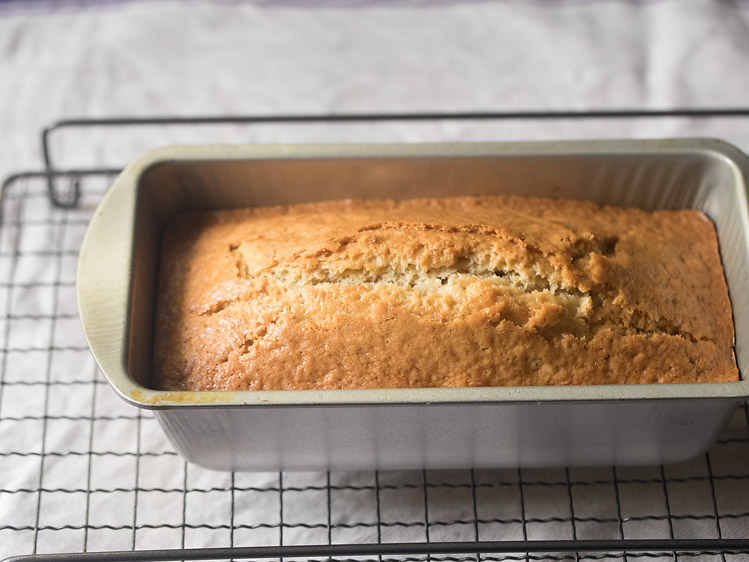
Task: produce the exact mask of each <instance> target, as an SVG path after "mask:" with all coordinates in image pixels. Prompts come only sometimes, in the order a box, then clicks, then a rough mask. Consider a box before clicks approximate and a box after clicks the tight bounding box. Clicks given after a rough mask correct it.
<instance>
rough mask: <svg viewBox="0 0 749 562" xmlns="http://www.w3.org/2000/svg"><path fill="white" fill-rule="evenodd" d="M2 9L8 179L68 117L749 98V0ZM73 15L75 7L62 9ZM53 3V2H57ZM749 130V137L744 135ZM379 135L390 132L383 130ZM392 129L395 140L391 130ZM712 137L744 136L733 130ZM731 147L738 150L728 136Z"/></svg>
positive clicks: (589, 132) (439, 130)
mask: <svg viewBox="0 0 749 562" xmlns="http://www.w3.org/2000/svg"><path fill="white" fill-rule="evenodd" d="M23 5H24V4H22V3H18V2H12V3H10V4H8V5H7V6H6V7H5V8H3V5H2V4H0V53H2V55H1V56H0V77H2V78H1V79H0V101H1V102H2V105H1V106H0V131H1V132H2V140H1V141H0V142H1V143H2V144H1V146H2V147H3V149H2V150H0V176H2V177H5V176H6V175H7V174H8V173H10V172H11V171H16V170H18V169H21V168H38V167H39V164H40V153H39V152H40V147H39V139H38V133H39V130H40V128H41V127H42V126H43V125H45V124H47V123H49V122H51V121H53V120H56V119H61V118H65V117H107V116H113V115H116V116H144V115H159V114H168V115H193V114H210V115H214V114H232V113H233V114H237V113H239V114H242V113H244V114H274V113H329V112H347V111H348V112H367V111H428V110H444V111H471V110H481V109H489V110H513V109H535V110H544V109H547V110H549V109H581V110H582V109H595V108H614V109H616V108H671V107H726V106H742V105H746V100H747V99H749V4H747V3H741V2H738V3H731V2H709V1H704V0H687V1H678V0H675V1H665V0H664V1H654V2H631V3H628V2H577V1H563V2H549V1H537V2H488V1H477V2H463V3H461V2H435V3H429V2H408V1H407V2H402V3H398V2H383V3H375V2H366V1H364V2H362V1H360V2H356V1H354V2H351V3H346V2H321V3H317V4H316V3H314V2H311V3H308V4H305V3H303V2H280V3H278V4H274V3H270V2H269V3H263V2H226V1H224V2H207V1H204V2H184V3H182V2H131V3H104V4H101V5H97V4H93V5H87V6H84V7H80V8H76V7H75V3H73V5H71V4H70V3H66V2H60V3H55V2H49V3H42V4H41V5H38V4H36V3H31V5H32V6H34V8H33V9H32V8H25V9H24V8H23ZM60 5H62V7H59V6H60ZM45 8H46V9H45ZM705 127H707V126H706V125H705V124H704V123H686V122H684V121H683V120H675V121H663V120H660V121H649V122H643V121H634V122H627V123H623V124H622V123H611V122H595V123H586V124H584V125H582V126H581V124H579V123H575V122H565V123H561V124H554V125H552V124H549V123H538V122H536V123H533V124H526V125H523V124H518V123H514V122H510V123H502V124H499V125H497V124H494V125H493V126H482V127H477V126H475V125H474V126H471V125H470V124H444V123H443V124H441V125H434V126H432V127H429V126H421V127H414V126H413V125H405V126H404V125H403V124H401V125H393V126H391V127H380V128H377V127H373V126H372V125H368V126H366V127H358V128H354V131H351V129H352V128H349V129H348V130H346V131H345V132H339V129H340V128H333V129H334V130H333V131H330V130H329V129H330V128H324V127H321V128H317V129H314V128H308V129H304V131H302V132H293V131H292V132H289V131H288V130H280V129H279V128H275V129H273V128H271V129H270V130H267V129H257V130H255V129H253V130H252V131H249V132H248V131H247V129H242V130H241V133H237V132H236V131H230V132H226V131H221V132H220V133H217V134H216V135H215V137H209V136H208V133H207V132H206V130H205V129H193V130H186V129H181V130H179V131H175V130H173V129H172V130H170V131H169V132H164V131H159V130H148V131H147V132H142V133H140V134H139V137H138V139H137V140H132V138H133V137H130V136H129V135H128V134H126V135H121V136H120V138H121V140H120V141H118V143H116V146H114V147H112V146H110V145H109V144H107V143H103V142H102V139H107V138H108V137H111V136H112V134H111V132H110V131H99V133H100V135H101V137H99V136H94V137H88V138H93V139H95V140H93V141H90V142H84V143H83V145H82V146H81V145H80V144H79V143H78V142H77V141H69V142H66V143H62V141H61V144H64V145H65V146H64V148H63V150H62V153H60V152H59V149H58V152H56V154H57V155H59V156H58V158H57V159H56V160H58V161H59V165H60V166H62V167H72V166H76V165H91V164H114V165H122V164H124V163H125V162H127V161H128V160H129V159H130V158H132V157H133V156H134V155H135V154H137V153H138V152H140V151H141V150H143V149H144V148H145V147H148V146H153V145H157V144H163V143H169V142H191V143H194V142H202V141H205V140H210V141H213V140H214V139H215V140H227V141H237V140H259V141H265V142H267V141H274V140H279V139H283V140H286V139H287V138H291V139H292V140H321V141H324V140H327V139H328V138H330V137H331V136H332V137H333V138H337V137H336V136H337V135H346V136H345V137H344V138H346V139H349V138H351V139H354V140H358V139H362V140H368V139H369V138H372V139H373V140H380V139H382V140H393V139H404V140H422V139H427V140H441V139H484V138H510V139H524V138H525V139H530V138H548V137H556V138H559V137H580V136H587V137H597V136H608V137H611V136H668V135H684V134H693V133H701V132H703V128H705ZM748 128H749V126H747V125H746V124H745V123H742V127H740V129H742V130H743V136H742V137H741V139H740V140H743V139H745V138H746V136H747V135H749V133H747V129H748ZM372 129H378V130H377V132H373V131H372ZM382 129H386V131H384V132H383V131H382ZM705 132H706V133H707V134H711V135H713V136H721V137H731V136H734V135H737V134H739V133H736V132H733V131H730V130H726V127H725V122H719V123H715V124H714V127H713V128H712V129H711V128H709V127H707V129H706V130H705ZM732 140H733V139H732Z"/></svg>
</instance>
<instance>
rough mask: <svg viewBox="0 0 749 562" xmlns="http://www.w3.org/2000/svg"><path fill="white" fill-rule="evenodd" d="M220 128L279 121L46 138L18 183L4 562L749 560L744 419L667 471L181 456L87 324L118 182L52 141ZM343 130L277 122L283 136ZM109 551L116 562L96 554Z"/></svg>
mask: <svg viewBox="0 0 749 562" xmlns="http://www.w3.org/2000/svg"><path fill="white" fill-rule="evenodd" d="M690 111H692V110H674V111H673V112H657V115H653V114H652V112H650V113H648V112H608V113H607V112H589V113H582V114H578V113H576V112H557V114H552V115H547V114H539V113H537V112H528V113H532V115H526V114H525V113H523V114H512V113H511V114H504V113H503V114H498V113H486V114H481V115H479V114H475V113H472V114H413V115H400V114H398V115H394V114H390V115H380V116H371V115H370V116H362V115H360V116H355V115H354V116H348V117H349V118H352V119H356V118H360V119H363V120H367V121H377V120H392V119H399V120H405V121H408V120H409V119H427V118H428V119H439V118H446V119H461V118H464V119H466V118H470V119H477V118H480V119H494V120H503V119H524V118H533V119H538V118H541V119H555V118H560V119H561V118H565V119H569V118H571V117H572V118H586V117H591V116H593V117H596V118H601V117H602V115H601V114H602V113H603V114H604V115H603V118H607V119H608V118H612V119H614V118H616V119H636V118H639V117H641V116H642V117H647V118H653V117H660V116H664V117H679V116H682V114H683V113H684V112H686V113H687V115H686V116H689V113H690ZM727 111H728V112H730V115H729V116H733V117H736V118H744V117H749V110H740V109H733V110H720V111H717V110H716V111H713V112H710V111H709V110H700V111H699V112H698V113H699V115H697V117H698V118H709V117H710V116H715V115H717V116H721V117H725V116H726V115H725V113H726V112H727ZM609 113H612V114H611V115H609ZM573 114H574V115H573ZM661 114H662V115H661ZM693 117H694V116H693ZM216 119H218V120H220V122H221V123H244V124H252V123H255V122H257V120H258V119H262V120H263V121H264V122H275V121H274V120H273V119H274V118H270V117H262V118H257V117H236V118H230V117H221V118H207V117H202V118H201V117H198V118H195V119H190V118H171V117H163V118H149V119H140V120H128V119H112V120H68V121H61V122H58V123H56V124H54V125H52V126H50V127H48V128H47V129H45V131H44V133H43V146H44V147H45V148H44V153H45V162H46V166H47V168H46V169H45V170H44V171H41V172H29V173H19V174H16V175H14V176H11V177H9V178H8V179H7V180H6V181H5V183H4V185H3V190H2V196H1V197H2V199H1V200H0V514H6V516H5V519H4V520H3V519H0V558H2V557H7V556H20V555H30V556H32V557H31V558H30V559H36V560H40V561H41V560H68V561H70V562H72V561H75V560H91V559H96V560H177V559H179V560H184V559H193V560H197V559H201V560H202V559H221V560H228V559H248V558H250V559H261V558H274V559H299V558H304V559H315V560H336V561H341V560H354V559H356V560H365V561H372V562H375V561H377V562H389V561H391V560H393V561H395V560H400V561H407V562H420V561H422V560H434V561H446V562H463V561H470V560H476V561H477V562H480V561H487V562H494V561H498V560H580V559H591V560H622V559H624V560H627V559H640V558H647V559H655V560H658V559H663V560H677V559H690V560H691V559H700V560H702V559H704V560H741V559H746V557H747V553H749V409H747V406H746V405H744V406H742V408H740V409H739V410H737V412H736V413H735V415H734V416H733V418H732V419H731V420H730V422H729V424H728V426H727V428H726V430H725V432H724V434H723V435H722V436H721V438H720V439H719V440H718V442H717V443H716V444H715V446H714V447H713V448H712V449H711V450H710V451H709V452H708V453H707V454H705V455H703V456H702V457H699V458H697V459H695V460H693V461H690V462H687V463H682V464H679V465H670V466H658V467H603V468H559V469H521V470H464V471H404V472H400V471H383V472H380V471H374V472H367V473H335V472H333V473H283V472H281V473H272V474H268V473H262V474H240V473H226V474H224V473H213V472H210V471H203V470H202V469H200V468H198V467H194V466H192V465H189V464H188V463H186V462H185V461H184V460H182V459H181V458H180V457H178V456H177V455H176V453H174V451H173V450H172V449H171V446H170V445H169V444H168V443H167V442H166V441H165V440H164V439H163V437H162V436H161V433H160V432H159V431H158V428H157V427H156V423H155V420H154V419H153V418H152V417H151V416H150V415H149V414H148V413H144V412H142V411H135V410H133V409H131V408H130V407H128V406H127V405H126V404H124V403H120V402H119V401H118V399H117V398H116V397H115V396H114V395H113V393H112V392H111V390H110V389H109V388H108V387H107V385H106V383H105V381H104V378H103V377H102V375H101V374H100V373H99V371H98V370H97V368H96V365H95V363H94V361H93V359H92V358H91V356H90V354H89V352H88V348H87V346H86V343H85V340H84V339H83V338H82V334H81V333H80V330H79V328H78V325H77V323H78V318H77V311H76V307H75V270H76V263H77V252H78V248H79V245H80V241H81V239H82V236H83V233H84V231H85V228H86V226H87V224H88V220H89V218H90V217H91V214H92V213H93V212H94V209H95V207H96V204H97V203H98V201H99V200H100V199H101V197H102V196H103V194H104V193H105V191H106V189H107V187H108V186H109V185H110V184H111V182H112V180H113V179H114V177H115V176H116V173H117V172H118V168H116V167H112V168H96V169H94V168H81V169H61V168H60V167H59V166H58V167H53V164H52V163H53V154H52V150H51V145H50V144H49V136H50V134H51V133H52V132H53V131H59V130H60V129H65V128H84V129H85V128H87V127H92V126H95V127H112V128H117V127H130V126H138V125H143V124H148V125H152V124H160V125H164V126H170V125H179V126H181V127H183V126H189V125H196V126H197V125H199V124H201V123H213V124H215V123H214V121H215V120H216ZM334 119H338V117H335V118H331V116H285V117H284V116H281V117H278V120H279V122H285V123H288V122H290V121H291V122H294V123H304V122H306V121H310V122H328V121H333V120H334ZM326 120H327V121H326ZM342 120H343V121H345V120H346V119H343V118H342ZM50 195H51V197H50ZM122 435H127V436H128V438H127V439H125V440H122V439H121V436H122ZM113 436H115V437H117V438H116V439H113ZM165 507H166V509H165ZM155 513H158V514H159V516H158V517H157V516H155V515H154V514H155ZM165 513H166V514H167V516H164V514H165ZM7 514H9V516H8V515H7ZM102 545H105V546H106V547H107V550H109V551H110V552H109V553H108V554H102V553H101V552H96V551H100V550H102ZM113 545H114V546H113ZM216 545H220V546H218V547H217V546H216ZM113 548H114V549H116V552H115V551H113ZM60 553H65V554H60Z"/></svg>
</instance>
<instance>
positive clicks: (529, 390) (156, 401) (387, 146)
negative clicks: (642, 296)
mask: <svg viewBox="0 0 749 562" xmlns="http://www.w3.org/2000/svg"><path fill="white" fill-rule="evenodd" d="M664 154H672V155H689V154H692V155H694V154H702V155H704V156H706V157H710V158H713V159H720V160H722V161H723V163H725V164H726V165H728V166H730V167H731V168H732V169H733V171H734V174H735V176H736V181H737V184H740V186H739V187H741V189H737V190H736V191H737V192H738V196H739V198H740V203H741V204H742V207H743V214H744V220H745V223H746V224H749V221H747V219H746V215H747V209H746V207H747V203H746V179H745V178H747V177H749V158H748V157H747V155H746V154H744V153H743V152H742V151H741V150H739V149H738V148H736V147H735V146H733V145H731V144H729V143H727V142H725V141H722V140H717V139H707V138H688V139H687V138H678V139H645V140H637V139H634V140H633V139H613V140H587V141H586V140H583V141H540V142H536V141H529V142H447V143H398V144H393V143H382V144H372V143H368V144H336V143H330V144H321V143H315V144H277V145H257V144H243V145H190V146H180V145H172V146H166V147H160V148H155V149H152V150H149V151H148V152H145V153H144V154H143V155H141V156H140V157H139V158H137V159H136V160H134V161H133V162H132V163H131V164H130V165H129V166H128V167H127V168H125V170H123V172H122V173H121V174H120V176H119V177H118V178H117V180H116V181H115V182H114V184H113V186H112V187H111V188H110V190H109V192H108V193H107V194H106V195H105V197H104V199H103V200H102V201H101V203H100V205H99V208H98V209H97V212H96V213H95V215H94V218H93V219H92V221H91V224H90V225H89V228H88V230H87V233H86V236H85V237H84V241H83V245H82V248H81V255H84V251H85V250H87V249H88V248H89V247H90V246H91V245H95V243H96V242H95V240H93V237H92V236H91V235H90V233H91V232H92V225H95V224H97V223H99V222H100V221H102V220H105V218H103V217H102V216H101V215H102V214H105V215H106V214H107V213H103V212H102V211H103V210H106V209H107V208H109V207H111V206H113V205H114V204H115V203H114V201H115V199H118V196H120V199H121V198H122V196H124V197H125V199H126V200H127V201H128V202H130V203H132V204H133V205H134V204H135V201H136V200H137V197H138V194H139V188H140V178H141V177H142V176H143V175H144V174H145V173H146V172H147V171H148V170H149V169H151V168H153V167H155V166H159V165H160V164H166V163H179V162H185V163H188V162H217V163H219V162H230V161H242V160H244V161H247V160H270V159H272V160H284V159H287V160H300V159H344V158H345V159H351V158H354V159H356V158H367V159H373V158H374V159H376V158H418V157H423V158H430V157H432V158H473V157H531V158H532V157H549V158H556V157H559V158H564V157H572V156H585V155H601V156H616V155H622V156H630V157H631V156H638V157H645V156H647V155H651V156H663V155H664ZM118 202H119V200H118ZM110 210H111V209H110ZM132 211H133V212H134V209H132ZM132 220H133V221H134V220H135V219H134V218H133V219H132ZM127 262H128V263H127V271H128V272H129V276H128V278H127V289H126V290H127V294H126V295H121V296H122V297H123V298H124V299H125V300H126V302H127V308H126V309H124V310H127V311H130V310H131V307H130V305H131V302H132V298H133V295H132V271H133V258H132V253H131V252H129V253H128V256H127ZM83 269H84V268H82V267H81V263H79V275H78V279H77V292H78V306H79V314H80V317H81V322H82V324H83V327H84V332H85V334H86V338H87V340H88V342H89V346H90V347H91V350H92V352H93V354H94V357H95V358H96V360H97V362H98V363H99V365H100V367H101V370H102V372H103V373H104V375H105V377H106V378H107V380H108V382H109V383H110V384H111V385H112V386H113V388H114V389H115V390H116V392H117V393H118V394H119V395H120V397H121V398H123V399H124V400H125V401H127V402H129V403H130V404H132V405H135V406H137V407H140V408H144V409H174V408H198V407H199V408H205V407H209V408H215V407H232V408H234V407H252V408H255V407H325V406H329V407H345V406H350V407H358V406H409V405H410V406H417V405H418V406H430V407H437V406H438V405H459V404H493V405H500V404H546V403H557V404H559V403H591V402H596V403H610V402H622V401H643V400H647V401H652V400H668V401H671V400H696V399H699V400H705V399H715V400H721V401H726V400H729V401H736V402H737V401H739V400H742V399H745V398H747V397H749V380H745V379H744V377H743V375H742V374H741V373H740V379H739V380H738V381H732V382H719V383H681V384H674V383H664V384H638V385H586V386H548V387H546V386H544V387H532V386H526V387H481V388H410V389H357V390H259V391H251V390H246V391H164V390H154V389H151V388H147V387H144V386H142V385H140V384H139V383H137V382H136V381H135V380H134V379H133V378H132V376H131V375H130V373H129V372H128V367H127V359H126V358H127V341H128V340H127V334H128V333H129V329H130V325H129V324H130V314H129V312H128V313H127V314H126V315H125V318H124V319H120V321H119V323H118V324H117V329H118V330H120V331H119V332H118V335H119V340H118V342H115V341H110V342H109V343H108V344H107V343H106V342H104V341H103V340H104V338H101V337H98V338H97V337H95V335H94V334H93V333H92V326H91V323H92V322H91V318H90V316H91V303H90V302H89V294H88V293H87V291H86V289H85V283H82V277H83V278H84V279H85V271H82V270H83ZM120 315H121V311H120ZM115 339H116V338H115Z"/></svg>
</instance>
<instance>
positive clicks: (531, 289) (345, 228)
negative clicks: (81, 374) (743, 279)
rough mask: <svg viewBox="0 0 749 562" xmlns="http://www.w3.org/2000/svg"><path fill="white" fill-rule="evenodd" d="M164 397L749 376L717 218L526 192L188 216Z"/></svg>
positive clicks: (176, 265) (169, 245) (166, 257)
mask: <svg viewBox="0 0 749 562" xmlns="http://www.w3.org/2000/svg"><path fill="white" fill-rule="evenodd" d="M160 272H161V273H160V284H159V295H158V304H157V316H156V340H155V348H154V385H155V386H156V387H157V388H161V389H168V390H245V389H252V390H259V389H334V388H398V387H435V386H452V387H459V386H519V385H590V384H625V383H630V384H631V383H662V382H708V381H735V380H738V370H737V367H736V363H735V359H734V354H733V321H732V316H731V307H730V302H729V299H728V291H727V287H726V283H725V279H724V275H723V269H722V266H721V263H720V257H719V254H718V244H717V238H716V235H715V230H714V227H713V225H712V223H711V222H710V221H709V220H708V219H707V218H706V217H705V216H704V215H703V214H701V213H699V212H697V211H690V210H684V211H655V212H647V211H643V210H639V209H624V208H617V207H606V206H599V205H596V204H593V203H588V202H579V201H568V200H552V199H540V198H521V197H459V198H446V199H420V200H408V201H400V202H397V201H382V200H372V201H352V200H347V201H333V202H326V203H309V204H300V205H292V206H279V207H264V208H254V209H243V210H233V211H217V212H206V213H194V214H186V215H183V216H180V217H178V218H177V219H176V220H175V221H173V222H172V223H171V224H170V225H169V227H168V228H167V231H166V233H165V236H164V241H163V247H162V261H161V269H160Z"/></svg>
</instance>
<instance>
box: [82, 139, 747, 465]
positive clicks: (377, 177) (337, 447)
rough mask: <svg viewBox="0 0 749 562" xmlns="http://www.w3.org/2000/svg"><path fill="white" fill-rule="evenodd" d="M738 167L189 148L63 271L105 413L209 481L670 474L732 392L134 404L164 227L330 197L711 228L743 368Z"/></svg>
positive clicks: (706, 438) (709, 162)
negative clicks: (249, 476)
mask: <svg viewBox="0 0 749 562" xmlns="http://www.w3.org/2000/svg"><path fill="white" fill-rule="evenodd" d="M748 170H749V164H748V163H747V157H746V155H745V154H743V153H742V152H741V151H739V150H737V149H736V148H734V147H732V146H730V145H728V144H725V143H723V142H720V141H713V140H699V139H697V140H659V141H591V142H550V143H521V144H517V143H515V144H508V143H502V144H496V143H490V144H487V143H478V144H476V143H471V144H425V145H419V144H401V145H306V146H285V145H284V146H205V147H167V148H162V149H157V150H153V151H151V152H148V153H146V154H145V155H143V156H142V157H141V158H139V159H138V160H136V161H135V162H133V163H132V164H131V165H130V166H129V167H128V168H127V169H125V171H123V172H122V174H121V175H120V177H119V178H118V179H117V181H116V182H115V183H114V185H113V186H112V188H111V190H110V191H109V192H108V194H107V195H106V197H105V198H104V200H103V201H102V203H101V205H100V207H99V208H98V210H97V212H96V214H95V216H94V218H93V220H92V221H91V224H90V226H89V229H88V233H87V235H86V238H85V241H84V243H83V247H82V250H81V255H80V262H79V271H78V299H79V308H80V315H81V320H82V322H83V326H84V329H85V332H86V336H87V338H88V341H89V344H90V346H91V349H92V351H93V353H94V355H95V357H96V360H97V361H98V363H99V365H100V367H101V369H102V371H103V372H104V374H105V375H106V377H107V378H108V379H109V382H110V383H111V385H112V386H113V387H114V388H115V390H116V391H117V392H118V393H119V394H120V396H121V397H122V398H124V399H125V400H126V401H128V402H130V403H131V404H133V405H135V406H137V407H139V408H146V409H152V410H154V413H155V415H156V417H157V418H158V420H159V422H160V424H161V426H162V427H163V429H164V431H165V432H166V434H167V436H168V437H169V438H170V440H171V441H172V443H173V444H174V446H175V447H176V448H177V450H178V451H179V452H180V453H181V454H182V455H184V456H185V457H186V458H187V459H188V460H190V461H193V462H195V463H197V464H200V465H203V466H206V467H209V468H214V469H221V470H289V469H305V470H317V469H374V468H379V469H386V468H461V467H464V468H465V467H508V466H513V467H516V466H553V465H600V464H607V465H608V464H619V465H624V464H656V463H668V462H675V461H679V460H683V459H686V458H689V457H691V456H694V455H697V454H699V453H701V452H703V451H704V450H706V449H707V448H708V447H709V446H710V444H711V443H712V442H713V441H714V440H715V439H716V438H717V435H718V433H719V432H720V430H721V428H722V427H723V425H724V423H725V422H726V420H727V419H728V417H729V416H730V415H731V413H732V411H733V410H734V408H735V407H736V406H737V404H739V403H740V402H741V400H742V399H745V398H746V397H747V396H749V380H742V381H740V382H733V383H705V384H664V385H622V386H579V387H522V388H451V389H397V390H353V391H352V390H337V391H255V392H252V391H242V392H162V391H157V390H152V389H149V380H150V378H151V345H152V339H153V316H154V302H155V297H156V295H155V291H156V285H157V276H158V256H159V240H160V234H161V232H162V229H163V227H164V225H165V224H166V223H167V222H168V221H169V220H170V219H172V218H173V217H174V216H176V215H177V214H179V213H182V212H185V211H190V210H195V209H217V208H231V207H242V206H252V205H268V204H280V203H294V202H301V201H316V200H326V199H336V198H344V197H362V198H387V197H392V198H408V197H419V196H450V195H457V194H519V195H539V196H552V197H568V198H576V199H587V200H592V201H596V202H599V203H609V204H616V205H626V206H636V207H642V208H646V209H658V208H668V209H676V208H696V209H701V210H702V211H704V212H705V213H706V214H707V215H708V216H710V217H711V218H712V219H713V221H715V223H716V225H717V229H718V234H719V240H720V244H721V250H722V257H723V261H724V264H725V270H726V275H727V279H728V284H729V290H730V296H731V300H732V303H733V309H734V319H735V326H736V353H737V357H738V363H739V368H740V370H742V371H743V372H746V369H747V367H749V298H748V297H747V290H749V287H748V286H747V282H746V273H747V271H749V219H748V216H747V192H746V181H747V171H748Z"/></svg>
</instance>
